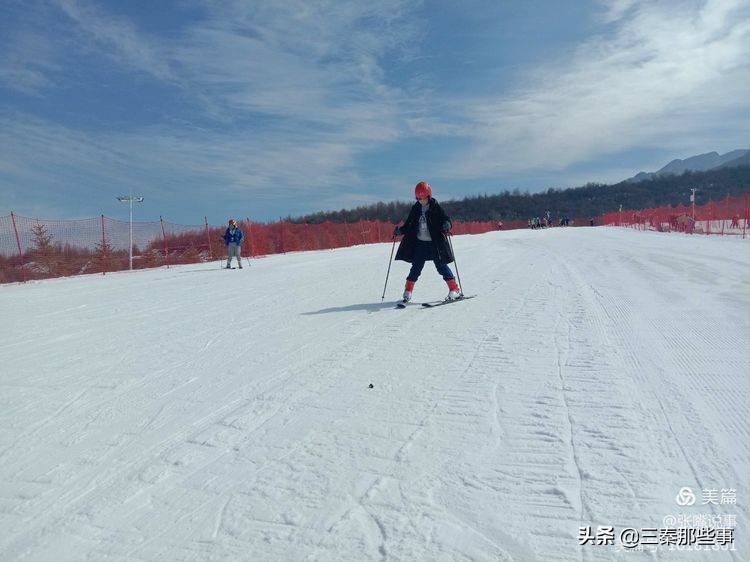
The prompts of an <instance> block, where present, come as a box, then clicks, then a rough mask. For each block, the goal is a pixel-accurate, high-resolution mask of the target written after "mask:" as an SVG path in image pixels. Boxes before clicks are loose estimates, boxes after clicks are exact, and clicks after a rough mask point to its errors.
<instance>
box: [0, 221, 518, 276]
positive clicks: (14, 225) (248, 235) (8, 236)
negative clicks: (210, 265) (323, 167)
mask: <svg viewBox="0 0 750 562" xmlns="http://www.w3.org/2000/svg"><path fill="white" fill-rule="evenodd" d="M516 223H517V224H516ZM239 226H240V228H241V229H242V231H243V232H244V234H245V239H244V243H243V255H246V256H247V255H249V256H251V257H257V256H264V255H268V254H278V253H284V252H301V251H309V250H325V249H331V248H342V247H346V246H354V245H357V244H374V243H378V242H390V241H391V240H392V239H393V228H394V226H395V225H394V224H391V223H387V222H382V221H364V220H363V221H360V222H357V223H332V222H324V223H322V224H300V223H292V222H289V221H281V222H277V223H271V224H267V223H256V222H252V221H250V219H246V220H244V221H240V222H239ZM131 227H132V231H131ZM524 227H525V224H524V223H522V222H521V221H515V222H513V223H508V224H506V225H502V224H501V223H497V222H495V221H485V222H455V223H454V227H453V233H454V234H481V233H484V232H488V231H491V230H497V229H498V228H506V229H510V228H524ZM225 228H226V227H225V226H211V225H209V224H208V221H206V220H205V219H204V223H203V224H202V225H182V224H174V223H170V222H167V221H164V220H160V221H158V222H133V223H132V224H131V223H130V222H128V221H120V220H115V219H110V218H108V217H105V216H103V215H102V216H100V217H98V218H91V219H82V220H47V219H32V218H28V217H20V216H18V215H15V214H13V213H11V214H10V215H8V216H4V217H0V283H11V282H18V281H28V280H34V279H47V278H52V277H63V276H69V275H81V274H86V273H100V274H105V273H108V272H113V271H121V270H127V269H131V268H132V269H143V268H150V267H160V266H167V267H169V266H170V265H175V264H185V263H198V262H205V261H210V260H215V259H223V258H224V257H225V256H226V248H225V244H224V240H223V238H222V236H223V235H224V231H225ZM131 240H132V243H131ZM131 249H132V252H131Z"/></svg>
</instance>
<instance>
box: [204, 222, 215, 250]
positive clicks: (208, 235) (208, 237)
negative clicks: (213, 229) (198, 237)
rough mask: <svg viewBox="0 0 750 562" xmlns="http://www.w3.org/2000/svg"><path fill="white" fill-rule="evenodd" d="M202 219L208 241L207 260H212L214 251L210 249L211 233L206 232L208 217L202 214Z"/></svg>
mask: <svg viewBox="0 0 750 562" xmlns="http://www.w3.org/2000/svg"><path fill="white" fill-rule="evenodd" d="M203 220H204V221H205V223H206V242H208V260H209V261H213V259H214V252H213V250H212V249H211V235H210V234H209V233H208V217H206V216H205V215H204V217H203Z"/></svg>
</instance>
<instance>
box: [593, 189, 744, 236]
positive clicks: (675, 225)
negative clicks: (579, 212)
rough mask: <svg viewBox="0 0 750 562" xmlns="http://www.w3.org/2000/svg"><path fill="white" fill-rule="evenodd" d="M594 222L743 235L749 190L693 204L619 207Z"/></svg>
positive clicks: (663, 230) (674, 230) (696, 232)
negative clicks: (633, 208)
mask: <svg viewBox="0 0 750 562" xmlns="http://www.w3.org/2000/svg"><path fill="white" fill-rule="evenodd" d="M596 222H597V224H604V225H611V226H625V227H629V228H636V229H639V230H655V231H659V232H687V233H690V234H714V235H723V236H741V237H742V238H745V237H746V236H747V233H748V229H750V193H746V194H744V195H739V196H734V197H729V196H728V197H727V198H726V199H722V200H721V201H709V202H708V203H706V204H705V205H696V206H695V207H693V206H692V205H690V206H685V205H677V206H676V207H659V208H656V209H642V210H639V211H634V210H624V209H623V210H622V211H615V212H613V213H607V214H605V215H602V216H601V217H599V218H598V219H596Z"/></svg>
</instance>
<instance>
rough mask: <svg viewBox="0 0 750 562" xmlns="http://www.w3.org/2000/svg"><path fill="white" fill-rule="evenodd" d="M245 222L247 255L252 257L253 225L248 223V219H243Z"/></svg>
mask: <svg viewBox="0 0 750 562" xmlns="http://www.w3.org/2000/svg"><path fill="white" fill-rule="evenodd" d="M245 222H247V255H248V256H250V257H251V258H252V257H253V223H251V222H250V217H245Z"/></svg>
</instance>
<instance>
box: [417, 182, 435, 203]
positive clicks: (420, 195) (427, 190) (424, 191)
mask: <svg viewBox="0 0 750 562" xmlns="http://www.w3.org/2000/svg"><path fill="white" fill-rule="evenodd" d="M414 195H415V196H416V198H417V199H429V198H430V197H432V188H431V187H430V184H429V183H427V182H426V181H421V182H419V183H418V184H417V185H416V186H415V187H414Z"/></svg>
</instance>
